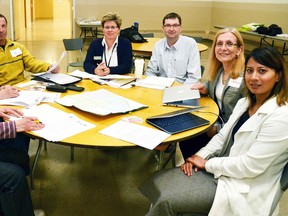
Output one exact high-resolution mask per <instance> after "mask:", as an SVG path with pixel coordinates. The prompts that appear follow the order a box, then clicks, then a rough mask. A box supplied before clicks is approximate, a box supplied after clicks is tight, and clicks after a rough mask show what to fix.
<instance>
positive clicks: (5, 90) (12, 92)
mask: <svg viewBox="0 0 288 216" xmlns="http://www.w3.org/2000/svg"><path fill="white" fill-rule="evenodd" d="M18 96H19V90H18V89H17V88H15V87H12V86H2V87H0V100H1V99H7V98H14V97H18Z"/></svg>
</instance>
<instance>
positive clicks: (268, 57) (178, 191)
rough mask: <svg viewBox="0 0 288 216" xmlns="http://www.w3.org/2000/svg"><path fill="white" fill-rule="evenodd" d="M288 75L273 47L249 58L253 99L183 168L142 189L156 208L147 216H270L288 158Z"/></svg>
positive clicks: (238, 108) (247, 74)
mask: <svg viewBox="0 0 288 216" xmlns="http://www.w3.org/2000/svg"><path fill="white" fill-rule="evenodd" d="M287 73H288V71H287V68H286V65H285V61H284V59H283V57H282V55H281V54H280V53H279V52H278V51H277V50H276V49H274V48H273V47H262V48H257V49H255V50H253V51H252V52H251V53H250V54H249V55H248V56H247V58H246V61H245V72H244V78H245V84H246V87H247V89H248V95H247V97H246V98H243V99H240V100H239V102H238V103H237V105H236V107H235V109H234V111H233V113H232V115H231V116H230V118H229V120H228V122H227V123H226V124H225V126H224V127H223V128H222V129H221V130H220V132H219V133H218V134H217V135H215V136H214V137H213V138H212V140H211V141H210V142H209V143H208V144H207V145H206V146H205V147H203V148H202V149H200V150H199V151H198V152H197V153H196V154H195V155H192V156H191V157H189V158H188V159H187V160H186V162H185V163H184V164H183V165H181V167H180V168H181V169H179V168H173V169H170V170H164V171H161V172H158V173H156V174H154V175H153V176H152V177H151V178H150V179H149V180H148V181H146V182H145V183H144V184H143V185H142V186H141V187H140V190H141V191H142V193H143V194H144V195H145V196H147V197H148V198H149V199H150V200H151V202H152V204H153V206H152V208H150V211H149V212H148V214H147V215H155V216H156V215H157V216H161V215H165V216H169V215H181V214H184V213H193V215H197V214H201V215H207V214H208V215H211V216H266V215H267V216H268V215H269V212H270V209H271V206H272V202H273V199H274V196H275V194H276V193H277V188H278V186H279V184H280V178H281V174H282V170H283V168H284V166H285V165H286V163H287V159H288V133H286V132H287V131H288V120H287V119H288V106H287V101H288V74H287ZM277 210H278V209H277ZM274 214H275V215H276V212H274Z"/></svg>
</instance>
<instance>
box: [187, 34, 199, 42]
mask: <svg viewBox="0 0 288 216" xmlns="http://www.w3.org/2000/svg"><path fill="white" fill-rule="evenodd" d="M184 36H187V37H191V38H193V39H194V40H195V41H196V42H197V43H201V42H202V37H194V36H190V35H184Z"/></svg>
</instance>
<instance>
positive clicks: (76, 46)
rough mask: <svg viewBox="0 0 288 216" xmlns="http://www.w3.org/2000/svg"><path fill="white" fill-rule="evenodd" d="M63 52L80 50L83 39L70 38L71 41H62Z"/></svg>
mask: <svg viewBox="0 0 288 216" xmlns="http://www.w3.org/2000/svg"><path fill="white" fill-rule="evenodd" d="M63 43H64V47H65V50H67V51H73V50H82V49H83V46H84V44H83V39H82V38H72V39H63Z"/></svg>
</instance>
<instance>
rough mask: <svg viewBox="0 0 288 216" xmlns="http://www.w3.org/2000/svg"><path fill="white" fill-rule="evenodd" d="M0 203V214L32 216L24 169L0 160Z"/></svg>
mask: <svg viewBox="0 0 288 216" xmlns="http://www.w3.org/2000/svg"><path fill="white" fill-rule="evenodd" d="M0 204H1V205H0V215H1V213H2V214H3V215H4V216H24V215H25V216H34V211H33V205H32V200H31V195H30V191H29V187H28V182H27V179H26V174H25V171H24V170H23V169H22V168H20V167H19V166H17V165H16V164H12V163H7V162H0ZM1 211H2V212H1Z"/></svg>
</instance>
